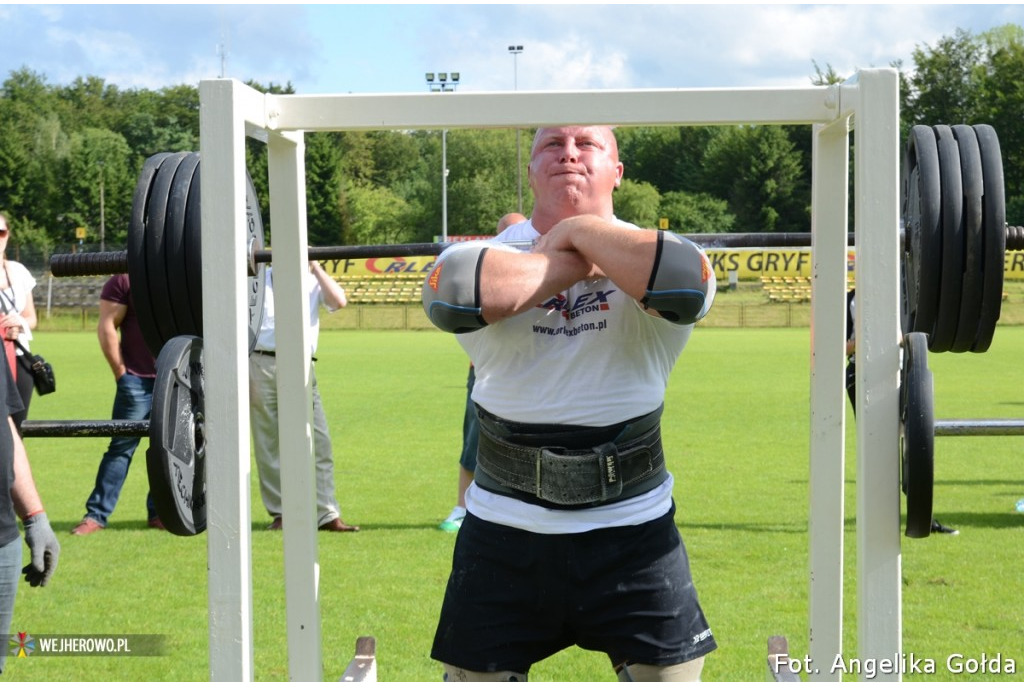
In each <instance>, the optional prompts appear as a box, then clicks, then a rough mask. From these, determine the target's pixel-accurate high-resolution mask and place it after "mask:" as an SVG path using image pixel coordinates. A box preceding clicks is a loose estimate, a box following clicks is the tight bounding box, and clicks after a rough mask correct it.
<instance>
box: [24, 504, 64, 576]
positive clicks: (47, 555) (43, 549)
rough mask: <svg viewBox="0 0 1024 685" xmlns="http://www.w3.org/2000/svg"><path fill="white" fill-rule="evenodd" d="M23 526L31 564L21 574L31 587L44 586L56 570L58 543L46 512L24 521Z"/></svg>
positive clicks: (58, 554) (58, 551)
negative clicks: (30, 554)
mask: <svg viewBox="0 0 1024 685" xmlns="http://www.w3.org/2000/svg"><path fill="white" fill-rule="evenodd" d="M24 524H25V544H27V545H28V549H29V551H30V552H31V553H32V563H30V564H29V565H28V566H26V567H25V568H23V569H21V572H22V573H24V574H25V580H26V581H27V582H28V583H29V584H30V585H31V586H32V587H36V586H39V585H43V586H45V585H46V584H47V583H48V582H49V581H50V576H52V575H53V572H54V570H55V569H56V568H57V558H58V557H59V556H60V543H59V542H57V536H56V535H54V534H53V528H51V527H50V519H48V518H47V517H46V512H44V511H41V512H39V513H38V514H36V515H34V516H31V517H29V518H27V519H25V521H24Z"/></svg>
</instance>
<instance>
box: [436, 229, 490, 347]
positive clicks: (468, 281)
mask: <svg viewBox="0 0 1024 685" xmlns="http://www.w3.org/2000/svg"><path fill="white" fill-rule="evenodd" d="M487 249H488V248H487V246H486V245H479V246H478V245H465V246H463V245H459V246H457V247H453V248H449V249H448V250H446V251H445V252H444V253H442V254H441V256H440V257H439V258H438V260H437V263H436V264H435V265H434V268H433V269H431V271H430V273H429V274H428V275H427V279H426V281H425V282H424V283H423V295H422V297H423V311H425V312H426V314H427V318H429V319H430V321H431V322H432V323H433V324H434V325H435V326H437V327H438V328H440V329H441V330H442V331H445V332H448V333H471V332H472V331H476V330H479V329H481V328H483V327H484V326H486V325H487V322H486V321H484V319H483V315H482V306H481V302H480V267H481V264H483V258H484V253H485V252H487Z"/></svg>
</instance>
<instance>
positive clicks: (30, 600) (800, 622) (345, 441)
mask: <svg viewBox="0 0 1024 685" xmlns="http://www.w3.org/2000/svg"><path fill="white" fill-rule="evenodd" d="M809 345H810V343H809V333H808V330H807V329H806V328H792V329H744V330H736V329H713V328H707V329H701V330H700V331H698V332H697V334H695V335H694V337H693V339H692V340H691V343H690V345H689V347H688V348H687V350H686V351H685V352H684V353H683V357H682V358H681V360H680V363H679V365H678V366H677V368H676V371H675V372H674V375H673V378H672V382H671V384H670V391H669V394H668V396H667V399H666V421H665V426H664V436H665V443H666V451H667V455H668V459H669V464H670V467H671V468H672V470H673V472H674V473H675V476H676V493H675V494H676V500H677V506H678V510H677V514H676V519H677V522H678V525H679V527H680V530H681V532H682V534H683V537H684V539H685V540H686V543H687V547H688V550H689V553H690V557H691V563H692V567H693V572H694V576H695V581H696V584H697V587H698V590H699V591H700V594H701V601H702V604H703V605H704V608H705V610H706V612H707V614H708V618H709V621H710V622H711V625H712V628H713V629H714V631H715V634H716V637H717V640H718V643H719V645H720V648H719V650H718V651H717V652H715V653H714V654H712V655H711V656H710V657H709V658H708V661H707V665H706V667H705V670H704V680H708V681H722V680H733V681H735V680H744V681H746V680H764V679H765V677H766V669H765V665H764V663H765V661H764V660H765V654H766V640H767V638H768V637H769V636H771V635H776V634H781V635H785V636H787V637H788V638H789V640H790V646H791V652H792V653H793V654H795V655H801V654H804V653H806V650H807V587H808V578H807V551H808V542H807V527H808V526H807V508H808V479H807V470H808V469H807V461H808V456H807V455H808V416H809V406H808V388H809V373H808V368H809ZM34 348H35V349H36V350H37V351H39V352H40V353H42V354H44V355H45V356H46V357H47V359H49V360H50V361H51V362H52V363H53V365H54V368H55V370H56V374H57V378H58V387H59V390H58V391H57V393H55V394H53V395H49V396H46V397H42V398H39V397H37V398H35V399H34V401H33V405H32V412H31V416H30V418H33V419H47V418H49V419H73V418H74V419H85V418H89V419H96V418H107V417H108V416H109V412H110V406H111V402H112V399H113V392H114V386H113V383H112V379H111V377H110V373H109V370H108V369H107V366H106V364H105V362H104V361H103V358H102V356H101V354H100V352H99V349H98V347H97V344H96V339H95V334H94V333H93V331H92V330H88V331H85V332H60V333H58V332H43V333H40V334H38V336H37V341H36V342H35V344H34ZM1022 349H1024V327H1004V328H1000V330H999V331H998V332H997V334H996V337H995V342H994V344H993V346H992V349H991V350H990V351H989V352H988V353H986V354H984V355H969V354H968V355H953V354H944V355H932V356H931V359H930V360H929V361H930V365H931V368H932V370H933V372H934V375H935V392H936V399H935V407H936V416H937V417H939V418H1018V417H1020V416H1021V415H1022V413H1024V365H1022V364H1021V363H1020V350H1022ZM207 355H208V356H207V363H211V362H212V363H215V361H216V353H212V352H211V351H207ZM317 356H318V358H319V363H318V366H317V375H318V378H319V381H320V387H321V391H322V394H323V398H324V405H325V407H326V410H327V416H328V420H329V423H330V424H331V428H332V433H333V437H334V442H335V453H336V474H337V482H338V495H339V499H340V500H341V503H342V507H343V514H344V517H345V519H346V520H347V521H349V522H351V523H358V524H360V525H361V526H362V528H363V530H362V532H360V533H358V534H355V535H337V534H328V533H320V534H319V538H318V539H319V542H320V548H319V560H320V564H321V576H320V577H321V607H320V609H321V622H322V631H323V635H324V650H323V657H324V678H325V680H337V679H338V678H339V677H340V676H341V673H342V671H343V669H344V667H345V665H346V664H347V662H348V660H349V659H350V658H351V656H352V651H353V647H354V643H355V640H356V638H357V637H358V636H360V635H373V636H375V637H376V638H377V651H378V676H379V679H380V680H382V681H437V680H439V679H440V674H441V670H440V668H439V667H438V665H437V664H436V663H434V662H432V661H431V660H430V658H429V656H428V654H429V647H430V641H431V638H432V636H433V629H434V625H435V620H436V616H437V611H438V608H439V605H440V600H441V597H442V593H443V589H444V584H445V581H446V579H447V573H448V569H449V564H450V555H451V550H452V545H453V542H454V536H451V535H449V534H446V533H443V532H441V531H439V530H437V524H438V522H439V521H440V520H441V519H442V518H443V517H444V516H445V515H447V513H448V511H449V510H450V508H451V506H452V504H453V503H454V498H455V483H456V462H457V455H458V451H459V447H460V439H461V412H462V407H463V400H464V392H465V378H466V368H467V361H466V358H465V355H464V353H463V352H462V350H461V348H459V347H458V345H457V343H456V342H455V340H454V339H453V338H451V337H450V336H447V335H444V334H440V333H436V332H429V331H421V332H387V331H382V332H373V331H331V330H326V331H324V332H323V333H322V335H321V341H320V349H319V351H318V355H317ZM849 416H850V415H849V414H848V417H849ZM847 434H848V442H847V445H848V451H847V474H848V475H847V489H846V500H847V501H846V511H847V526H846V539H845V543H846V544H845V547H846V559H845V568H846V572H845V577H846V581H845V612H844V613H845V620H844V624H845V629H844V630H845V637H844V650H845V652H846V654H847V656H849V657H852V656H856V654H857V650H856V618H857V617H856V613H857V598H856V582H855V581H856V568H857V567H856V536H855V523H856V522H855V519H854V513H855V511H856V509H855V502H856V480H855V474H856V464H855V461H856V459H855V451H854V447H855V446H854V442H853V439H854V430H853V425H852V421H848V432H847ZM145 445H146V441H143V445H142V448H140V451H139V452H138V453H137V457H138V461H137V463H136V465H135V466H134V467H133V469H132V471H131V473H130V475H129V478H128V481H127V483H126V485H125V488H124V491H123V493H122V496H121V502H120V504H119V506H118V508H117V510H116V512H115V514H114V517H113V519H112V520H111V524H110V527H109V529H108V530H106V531H103V532H101V533H98V534H96V535H94V536H91V537H88V538H74V537H72V536H71V535H70V534H69V533H68V531H69V530H70V529H71V527H72V526H73V525H74V524H75V523H77V522H78V520H79V519H80V518H81V516H82V514H83V513H84V502H85V498H86V497H87V496H88V494H89V491H90V490H91V487H92V484H93V479H94V478H95V471H96V465H97V463H98V460H99V458H100V456H101V454H102V453H103V450H104V449H105V446H106V441H105V440H103V439H74V440H72V439H41V438H35V439H30V440H29V441H28V449H29V454H30V457H31V460H32V464H33V469H34V473H35V477H36V480H37V482H38V485H39V488H40V491H41V493H42V495H43V498H44V501H45V503H46V506H47V510H48V512H49V516H50V520H51V521H52V522H53V525H54V528H55V530H56V531H57V533H58V535H59V537H60V540H61V543H62V545H63V550H62V554H61V559H60V567H59V568H58V570H57V573H56V575H55V576H54V579H53V581H52V583H51V585H50V586H49V587H47V588H43V589H39V588H30V587H28V586H27V585H24V584H23V587H22V588H21V589H20V591H19V596H18V602H17V606H16V610H15V617H14V621H13V624H12V626H11V629H12V631H23V632H28V633H31V634H34V635H54V634H61V635H82V634H160V635H163V636H165V640H166V654H165V656H161V657H146V658H129V657H62V658H53V657H50V658H31V657H29V658H24V659H16V658H8V662H7V669H6V672H5V673H4V677H5V678H7V679H8V680H16V681H75V680H82V681H131V680H136V681H138V680H159V681H201V680H207V679H208V678H209V669H208V622H207V596H206V582H207V579H206V556H207V550H206V540H207V538H206V536H205V535H204V536H199V537H194V538H177V537H174V536H172V535H169V534H167V533H161V532H158V531H153V530H149V529H147V528H146V525H145V508H144V498H145V495H146V490H147V483H146V474H145V465H144V452H143V449H144V447H145ZM1022 446H1024V443H1022V440H1021V438H1020V437H975V438H962V437H956V438H954V437H942V438H938V439H937V447H936V461H937V464H936V487H935V513H936V517H937V518H939V519H940V520H941V521H943V522H944V523H946V524H949V525H952V526H954V527H957V528H959V529H960V531H961V533H960V535H959V536H955V537H952V536H932V537H929V538H927V539H924V540H909V539H906V538H904V540H903V557H902V561H903V600H904V606H903V619H904V643H903V647H904V651H905V652H908V653H909V652H913V653H914V654H915V655H917V656H918V657H926V658H931V659H935V660H936V662H937V663H938V664H939V669H938V672H937V673H936V674H934V675H923V676H922V675H914V674H910V675H906V676H904V679H905V680H908V681H913V680H949V679H953V680H956V679H961V680H971V679H985V680H1007V681H1016V680H1018V676H1017V675H1016V674H1006V673H1003V674H984V675H979V674H967V673H964V674H950V673H948V672H946V671H945V669H944V663H945V659H946V657H947V656H948V655H950V654H953V653H960V654H964V655H965V656H967V657H972V658H980V657H981V656H982V655H983V654H987V655H988V656H989V657H992V656H993V655H995V654H1000V655H1002V657H1003V658H1004V659H1014V660H1015V664H1016V667H1017V668H1024V622H1022V620H1021V619H1022V616H1024V613H1022V609H1021V606H1022V605H1021V600H1020V596H1021V591H1022V589H1024V587H1022V581H1021V574H1020V571H1019V566H1018V564H1019V563H1020V556H1021V550H1022V549H1024V515H1022V514H1018V513H1016V512H1015V511H1014V503H1015V502H1016V501H1017V500H1018V499H1020V498H1022V497H1024V466H1022V464H1024V462H1022V457H1024V450H1022ZM210 458H216V455H210ZM251 493H252V502H253V506H252V512H253V531H254V532H253V536H252V544H253V548H252V577H253V594H254V604H255V607H254V612H253V615H254V645H255V647H254V650H255V674H254V677H255V678H256V679H257V680H261V681H279V680H287V678H288V654H287V645H286V625H285V618H284V617H285V606H284V583H283V567H282V555H283V550H282V536H281V534H280V533H275V532H269V531H266V530H264V529H265V527H266V525H267V524H268V523H269V518H268V516H267V514H266V512H265V511H264V510H263V508H262V506H261V504H260V503H259V495H258V490H257V486H256V481H255V469H253V482H252V488H251ZM531 679H532V680H538V681H565V680H578V681H579V680H581V681H611V680H613V677H612V673H611V669H610V668H609V667H608V664H607V663H606V660H605V657H604V656H603V655H600V654H593V653H588V652H584V651H582V650H578V649H573V650H567V651H565V652H563V653H561V654H559V655H557V656H555V657H552V658H551V659H549V660H547V661H545V662H542V663H540V664H538V665H537V666H536V667H535V668H534V670H533V671H532V672H531ZM850 679H851V680H852V679H855V678H852V677H851V678H850Z"/></svg>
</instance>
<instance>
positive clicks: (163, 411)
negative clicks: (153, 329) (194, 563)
mask: <svg viewBox="0 0 1024 685" xmlns="http://www.w3.org/2000/svg"><path fill="white" fill-rule="evenodd" d="M203 377H204V374H203V340H202V338H198V337H195V336H185V335H183V336H177V337H174V338H171V339H170V340H168V341H167V343H166V344H165V345H164V346H163V349H161V350H160V355H159V356H158V357H157V371H156V381H155V382H154V384H153V410H152V411H151V412H150V419H149V449H147V450H146V471H147V473H148V475H149V490H150V493H151V494H152V497H153V505H154V506H155V507H156V511H157V514H158V515H159V516H160V521H161V522H162V523H163V524H164V527H166V528H167V530H168V531H170V532H172V533H174V534H175V535H198V534H199V533H202V532H203V531H204V530H206V430H205V401H206V393H205V390H204V386H203Z"/></svg>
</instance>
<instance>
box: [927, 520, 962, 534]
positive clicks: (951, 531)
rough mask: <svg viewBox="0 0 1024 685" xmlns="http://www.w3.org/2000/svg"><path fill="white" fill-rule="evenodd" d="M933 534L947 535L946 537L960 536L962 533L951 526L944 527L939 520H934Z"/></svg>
mask: <svg viewBox="0 0 1024 685" xmlns="http://www.w3.org/2000/svg"><path fill="white" fill-rule="evenodd" d="M932 532H933V533H945V534H946V535H959V534H960V531H959V530H957V529H956V528H950V527H949V526H944V525H942V524H941V523H939V522H938V520H937V519H932Z"/></svg>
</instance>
